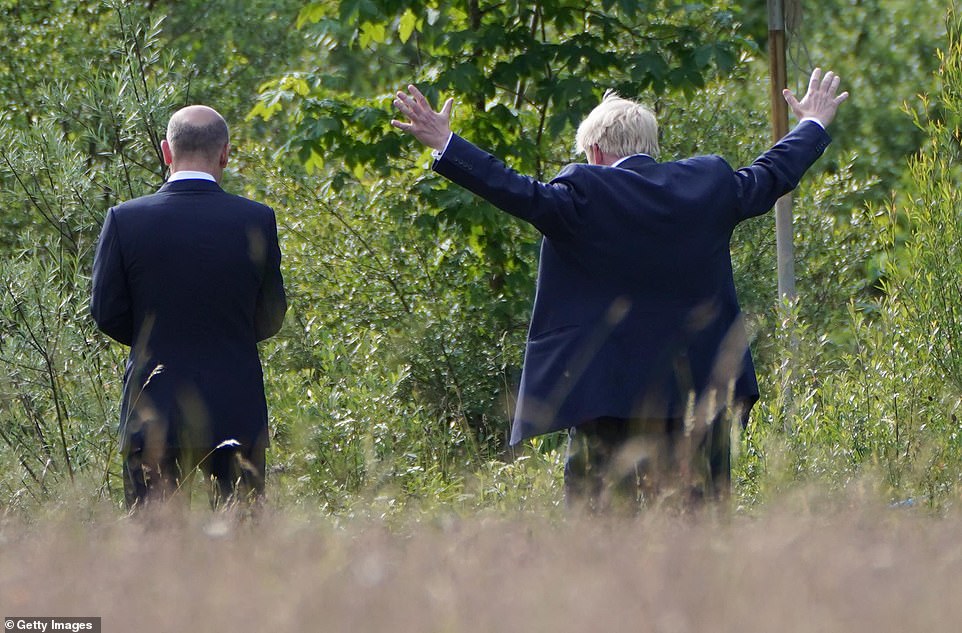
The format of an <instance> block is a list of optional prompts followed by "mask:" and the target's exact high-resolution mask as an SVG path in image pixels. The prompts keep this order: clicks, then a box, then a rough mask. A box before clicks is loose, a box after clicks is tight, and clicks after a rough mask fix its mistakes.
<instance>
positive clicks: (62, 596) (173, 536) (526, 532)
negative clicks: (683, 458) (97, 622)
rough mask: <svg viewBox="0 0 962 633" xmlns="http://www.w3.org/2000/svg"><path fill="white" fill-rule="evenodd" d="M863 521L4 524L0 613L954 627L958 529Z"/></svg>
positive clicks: (601, 627)
mask: <svg viewBox="0 0 962 633" xmlns="http://www.w3.org/2000/svg"><path fill="white" fill-rule="evenodd" d="M869 506H870V504H869V503H862V502H857V503H854V504H851V505H846V504H839V503H838V502H837V501H833V502H831V503H821V502H816V503H813V502H812V501H811V499H806V500H805V502H804V503H795V502H792V503H782V504H773V505H772V506H770V507H769V508H767V509H766V510H765V512H764V514H761V515H758V516H753V517H750V516H740V515H736V516H733V517H727V518H719V517H717V516H702V517H679V516H677V515H671V514H668V513H663V512H653V513H648V514H645V515H644V516H641V517H639V518H634V519H595V520H586V519H576V518H569V519H563V520H556V521H548V520H545V519H543V518H539V517H537V516H527V515H520V514H515V515H499V516H497V517H485V516H472V517H455V516H451V517H448V518H431V519H424V518H414V517H412V520H411V521H410V522H407V523H402V524H396V525H388V524H386V523H384V522H381V521H376V520H365V521H361V520H348V521H346V522H336V521H334V520H331V519H326V518H320V517H316V516H315V517H305V516H294V515H292V514H290V513H285V514H280V513H278V514H271V513H267V514H265V515H264V516H263V517H262V519H261V520H260V521H259V522H257V523H254V524H251V523H236V522H234V521H231V520H229V518H228V517H226V516H225V515H211V514H208V513H206V512H195V513H192V514H188V515H186V516H181V517H179V518H173V517H161V518H155V519H153V520H147V521H145V520H131V519H118V518H117V516H116V515H115V514H111V513H110V512H106V513H104V514H103V515H100V516H95V517H91V516H90V515H89V514H88V515H86V516H83V517H79V516H77V513H66V514H64V515H62V516H60V517H59V518H56V519H50V520H46V521H43V522H40V523H38V524H24V523H22V522H18V521H12V520H8V521H6V522H5V523H3V524H2V527H0V615H5V616H6V615H30V616H53V615H58V616H75V617H80V616H88V617H93V616H100V617H102V618H103V630H104V631H138V632H143V633H150V632H154V631H157V632H164V633H168V632H171V631H277V632H284V631H395V632H401V633H403V632H408V631H410V632H417V633H424V632H435V631H436V632H451V633H460V632H475V631H477V632H485V633H487V632H495V631H552V632H555V631H652V632H657V633H685V632H692V633H694V632H701V631H705V632H707V631H739V632H740V633H751V632H756V631H757V632H759V633H762V632H764V633H769V632H773V631H783V632H786V633H791V632H796V631H797V632H805V633H809V632H814V631H818V632H832V631H845V632H846V633H858V632H862V631H864V632H871V633H887V632H892V633H896V632H897V633H905V632H911V631H926V632H932V631H958V630H960V628H962V601H959V600H958V599H957V598H956V595H957V591H958V587H959V586H960V584H962V539H960V538H959V535H960V534H962V517H959V516H948V517H934V516H931V515H926V514H924V513H922V512H920V511H918V510H916V509H904V508H900V509H893V508H888V507H884V506H879V507H871V508H870V507H869ZM95 514H96V513H95Z"/></svg>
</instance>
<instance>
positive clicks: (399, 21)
mask: <svg viewBox="0 0 962 633" xmlns="http://www.w3.org/2000/svg"><path fill="white" fill-rule="evenodd" d="M790 4H791V5H792V6H795V5H796V4H798V3H790ZM0 12H2V13H3V18H4V19H3V20H2V23H0V46H2V48H3V50H4V51H6V53H5V55H4V56H3V58H2V59H0V100H2V105H3V107H2V109H0V126H2V127H0V208H2V209H3V210H4V213H3V214H2V216H0V253H2V260H0V284H2V285H0V365H2V367H3V369H2V371H0V509H6V510H12V509H26V510H29V509H30V508H33V507H36V506H38V505H43V504H47V503H50V502H51V501H55V500H57V499H61V498H63V495H64V494H69V495H71V496H73V497H78V496H79V497H82V498H94V497H103V498H105V499H108V500H110V501H111V502H113V503H117V504H119V498H120V494H119V488H120V480H119V458H118V456H117V453H116V450H115V446H116V438H115V426H116V424H115V420H116V416H117V403H118V398H119V393H120V381H121V376H122V363H123V360H124V357H125V355H126V350H125V349H124V348H122V347H121V346H118V345H116V344H112V343H110V342H109V341H108V340H107V339H106V338H105V337H104V336H103V335H101V334H100V333H98V332H97V331H96V329H95V328H94V327H93V324H92V322H91V320H90V319H89V317H88V316H87V310H86V303H87V299H88V293H89V275H90V266H91V262H92V256H93V248H94V246H95V243H96V239H97V235H98V231H99V227H100V223H101V221H102V219H103V216H104V213H105V211H106V209H107V208H108V207H109V206H110V205H112V204H115V203H116V202H118V201H120V200H123V199H126V198H130V197H132V196H137V195H141V194H144V193H147V192H150V191H152V190H154V189H155V188H156V187H158V186H159V185H160V183H161V182H162V181H163V178H164V177H165V172H164V170H165V168H164V165H163V162H162V160H161V157H160V152H159V141H160V139H161V138H162V134H163V127H164V125H165V123H166V121H167V118H168V117H169V115H170V113H171V112H172V111H173V110H174V109H176V108H177V107H179V106H181V105H184V104H187V103H198V102H200V103H207V104H209V105H212V106H214V107H216V108H218V109H219V110H220V111H221V112H222V113H224V114H225V116H226V117H227V118H228V119H229V122H230V123H231V125H232V135H233V138H232V141H233V144H234V147H235V153H234V155H233V158H232V163H231V167H230V169H229V172H228V174H227V176H226V179H225V183H224V184H225V187H226V188H228V189H229V190H232V191H234V192H237V193H244V194H246V195H249V196H251V197H254V198H257V199H260V200H264V201H266V202H268V203H269V204H271V205H272V206H273V207H274V208H275V209H276V210H277V213H278V221H279V231H280V237H281V241H282V250H283V252H284V272H285V278H286V282H287V287H288V291H289V295H290V299H291V310H290V312H289V314H288V318H287V322H286V324H285V326H284V329H283V330H282V332H281V334H280V335H279V336H278V337H276V338H275V339H272V340H271V341H268V342H267V343H265V344H264V345H263V347H262V357H263V358H264V361H265V367H266V375H267V389H268V397H269V402H270V405H271V418H272V419H271V426H272V438H273V444H272V447H271V450H270V454H269V461H270V464H271V465H272V466H271V475H270V477H271V484H270V490H271V495H272V497H273V498H274V499H275V500H276V501H277V502H278V503H280V504H290V505H295V504H296V505H303V506H304V507H308V508H318V509H321V510H322V511H331V512H338V513H355V512H362V513H367V512H374V513H392V512H397V511H400V510H402V509H404V508H409V507H412V506H414V507H419V508H426V509H431V508H444V509H446V510H452V511H455V512H457V511H469V510H470V511H473V510H476V509H485V508H492V509H505V508H528V509H539V510H543V511H547V512H550V511H552V510H553V509H554V508H556V507H557V505H558V503H559V500H560V487H559V485H558V483H559V481H560V477H561V469H560V462H561V455H562V452H563V438H562V437H560V436H547V437H542V438H538V439H536V440H532V441H530V442H528V443H526V444H525V445H524V446H523V447H521V448H520V449H519V450H510V449H508V448H507V447H506V445H505V438H506V433H507V429H508V423H507V420H508V418H509V414H510V411H511V408H512V406H511V404H512V393H513V390H514V388H515V386H516V383H517V379H518V373H519V368H520V363H521V353H522V350H523V341H524V333H525V327H526V323H527V315H528V310H529V307H530V300H531V296H532V292H533V277H534V270H535V267H536V264H537V260H536V258H537V245H538V235H537V233H536V232H535V231H534V230H533V229H531V228H530V227H528V226H526V225H523V224H521V223H519V222H517V221H515V220H513V219H510V218H508V217H506V216H505V215H503V214H501V213H500V212H498V211H497V210H495V209H493V208H492V207H490V206H489V205H487V204H484V203H482V202H481V201H479V200H478V199H476V198H474V197H473V196H471V195H470V194H467V193H465V192H463V191H461V190H459V189H457V188H455V187H449V186H448V185H447V184H445V182H444V181H443V180H441V179H439V178H438V177H437V176H435V175H433V174H432V173H431V172H430V171H428V170H426V169H425V166H426V165H427V163H428V160H429V158H428V156H427V155H426V153H425V152H423V150H422V149H421V148H418V147H416V146H415V145H414V144H412V143H411V142H410V140H409V139H407V138H404V137H402V136H401V135H400V134H399V133H397V131H395V130H392V129H391V128H390V126H389V124H388V122H389V120H390V118H391V117H392V112H391V105H390V102H391V95H392V94H393V92H394V91H395V90H396V89H397V88H399V87H402V86H404V85H405V84H406V83H408V82H412V81H413V82H417V83H418V84H419V85H420V86H421V87H422V88H424V89H425V90H426V92H427V93H428V94H429V96H430V97H431V98H434V99H438V98H440V97H443V96H444V97H446V96H455V97H456V99H457V101H456V106H455V114H454V117H455V119H454V122H455V126H456V128H457V129H458V130H459V131H460V132H461V133H463V134H464V135H465V136H466V137H468V138H470V139H472V140H474V141H475V142H477V143H478V144H480V145H482V146H484V147H486V148H488V149H490V150H492V151H493V152H494V153H496V154H497V155H499V156H502V157H504V158H505V159H506V160H507V161H508V162H509V163H510V164H511V165H512V166H514V167H516V168H517V169H519V170H520V171H523V172H526V173H530V174H536V175H539V176H544V177H550V176H551V175H552V174H553V173H554V172H555V171H556V170H557V169H559V167H560V166H561V165H563V164H565V163H566V162H569V161H572V160H578V157H577V156H575V155H574V154H573V135H574V133H573V130H574V126H575V125H577V123H578V122H579V121H580V119H581V117H583V116H584V114H586V113H587V112H588V110H590V109H591V107H593V106H594V105H595V104H596V103H597V102H598V100H599V98H600V96H601V94H602V93H603V91H604V90H605V89H606V88H609V87H614V88H616V89H617V90H618V91H619V92H620V93H622V94H624V95H626V96H632V97H638V98H640V99H642V100H644V101H647V102H648V103H650V104H651V105H652V106H653V107H654V108H655V109H656V111H657V112H658V114H659V117H660V121H661V124H662V136H663V139H662V147H663V158H665V159H671V158H674V157H681V156H684V155H689V154H692V153H702V152H713V153H719V154H721V155H723V156H724V157H725V158H727V159H728V160H729V162H731V163H732V164H744V163H747V162H749V161H750V160H751V159H752V158H753V157H754V156H755V155H757V154H758V153H759V152H760V151H762V150H763V149H764V148H765V146H766V145H767V144H768V143H769V140H770V132H769V129H770V126H769V123H768V116H769V115H768V83H767V61H766V51H765V43H766V28H767V27H766V22H765V19H766V16H765V15H764V11H763V10H762V9H760V8H754V5H753V6H752V8H747V7H746V6H742V5H741V4H736V3H733V2H729V1H728V0H707V1H706V2H703V3H700V4H694V3H690V2H685V1H682V0H646V1H643V2H631V1H628V2H623V1H619V0H602V1H601V2H599V3H596V4H595V5H593V6H586V5H585V3H578V2H573V1H572V0H539V1H538V2H535V3H520V2H509V3H493V2H485V1H483V0H458V1H457V2H453V3H448V4H445V5H434V4H432V3H414V4H411V3H398V2H392V1H389V0H324V1H321V2H303V1H295V0H281V1H273V2H267V1H266V0H256V1H252V2H242V1H240V0H221V1H219V2H207V3H204V2H196V1H194V0H186V1H178V2H164V1H154V0H152V1H149V2H148V1H144V2H123V1H121V0H111V1H108V2H94V1H86V0H85V1H81V2H62V1H59V0H57V1H54V2H39V1H37V0H22V1H18V0H0ZM790 18H791V19H790V24H791V34H790V61H791V68H790V72H789V75H790V77H791V81H792V82H795V83H796V84H797V85H796V86H795V87H797V88H798V89H799V90H804V87H805V86H804V82H805V80H806V79H807V76H808V72H809V70H810V69H811V67H813V66H816V65H819V66H822V67H825V68H832V69H834V70H836V71H837V72H839V74H840V75H841V76H842V77H843V80H844V82H845V88H846V89H848V90H850V91H851V92H852V94H853V96H852V99H850V101H849V102H848V103H846V104H845V106H844V107H843V109H842V111H841V113H840V116H839V117H838V119H837V120H836V122H835V123H834V124H833V127H832V130H831V132H832V134H833V136H834V137H835V139H836V142H835V143H834V144H833V145H832V146H831V148H830V149H829V151H828V153H827V155H826V156H825V157H824V159H823V160H822V161H821V162H820V163H818V165H817V166H816V168H815V169H814V170H813V171H812V173H811V174H810V175H809V177H808V178H807V180H806V181H805V182H804V183H803V185H802V187H801V188H800V189H799V190H798V191H797V192H796V196H795V214H796V251H797V256H796V259H797V269H798V270H797V272H798V283H797V285H798V289H799V298H798V300H797V301H795V302H792V303H783V304H778V303H777V301H776V299H775V296H776V290H775V255H774V221H773V218H772V217H771V215H769V216H767V217H765V218H762V219H759V220H756V221H752V222H749V223H746V224H745V225H744V226H742V227H741V228H740V229H739V230H738V231H737V232H736V235H735V239H734V242H733V249H734V250H733V254H734V263H735V267H736V281H737V284H738V287H739V292H740V294H741V296H742V299H743V307H744V308H745V310H746V313H747V315H748V318H749V322H750V324H751V332H752V335H753V346H754V350H755V354H756V359H757V360H758V363H757V364H758V367H759V370H760V372H761V376H760V378H761V382H762V390H763V399H762V402H761V403H760V404H759V405H758V406H757V407H756V409H755V412H754V415H753V423H752V425H751V426H750V427H749V429H748V432H747V433H746V434H745V435H744V436H743V437H742V438H741V440H740V442H739V443H738V447H739V455H738V459H737V462H736V467H737V475H738V477H737V494H738V496H739V499H740V501H741V502H742V503H743V504H745V505H749V506H750V505H754V504H759V503H763V502H765V501H766V500H768V499H771V498H772V497H773V496H774V495H776V494H778V493H779V492H780V491H782V490H784V489H785V488H786V487H788V486H790V485H794V484H796V483H799V482H817V483H819V484H824V485H827V486H829V487H831V488H844V487H846V486H849V485H853V484H855V483H858V484H859V485H869V486H871V487H872V488H873V489H876V490H877V491H878V494H879V495H881V496H882V498H884V499H888V500H893V501H894V500H903V499H909V498H912V499H918V500H920V501H923V502H925V503H927V504H930V505H931V506H932V507H933V508H943V507H946V506H947V505H950V504H952V503H954V502H955V500H956V499H957V498H958V495H959V493H960V491H962V486H960V485H962V478H960V473H962V436H960V432H959V431H960V427H959V423H958V418H957V414H958V409H959V406H960V401H962V400H960V398H962V351H960V350H962V206H960V202H962V201H960V198H959V196H960V187H959V179H960V169H959V167H958V158H959V154H960V149H959V132H958V129H959V124H960V121H962V98H960V95H962V48H960V46H962V44H960V40H962V37H960V36H962V21H960V18H959V17H958V16H957V15H956V14H955V13H954V12H952V11H951V10H950V8H949V7H948V6H941V5H940V3H916V2H910V1H909V0H879V2H875V3H851V2H843V1H841V0H827V2H824V3H821V5H820V6H819V8H818V10H817V11H809V12H806V13H804V14H802V13H801V9H800V8H796V9H795V10H793V11H792V12H791V15H790ZM936 26H937V27H938V28H935V27H936ZM904 33H911V34H912V37H910V38H905V37H899V34H904Z"/></svg>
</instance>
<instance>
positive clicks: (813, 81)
mask: <svg viewBox="0 0 962 633" xmlns="http://www.w3.org/2000/svg"><path fill="white" fill-rule="evenodd" d="M821 78H822V69H821V68H816V69H815V70H813V71H812V76H811V78H809V80H808V91H809V92H812V91H814V90H817V89H818V83H819V80H820V79H821Z"/></svg>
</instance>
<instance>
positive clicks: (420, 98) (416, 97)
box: [408, 84, 428, 106]
mask: <svg viewBox="0 0 962 633" xmlns="http://www.w3.org/2000/svg"><path fill="white" fill-rule="evenodd" d="M408 91H409V92H410V93H411V96H413V97H414V100H415V101H416V102H418V103H420V104H421V105H425V106H426V105H428V100H427V99H425V98H424V95H423V94H421V91H420V90H418V87H417V86H415V85H414V84H410V85H409V86H408Z"/></svg>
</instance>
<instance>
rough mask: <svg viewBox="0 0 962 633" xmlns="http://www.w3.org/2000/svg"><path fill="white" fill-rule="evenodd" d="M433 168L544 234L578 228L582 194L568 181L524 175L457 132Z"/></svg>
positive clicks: (565, 232) (568, 233) (560, 232)
mask: <svg viewBox="0 0 962 633" xmlns="http://www.w3.org/2000/svg"><path fill="white" fill-rule="evenodd" d="M432 168H433V169H434V171H436V172H437V173H439V174H441V175H442V176H444V177H445V178H447V179H448V180H450V181H452V182H454V183H456V184H458V185H460V186H462V187H464V188H465V189H467V190H468V191H471V192H472V193H475V194H477V195H479V196H481V197H482V198H484V199H485V200H487V201H488V202H490V203H491V204H493V205H494V206H496V207H498V208H499V209H501V210H502V211H506V212H507V213H510V214H511V215H513V216H515V217H516V218H519V219H521V220H524V221H525V222H528V223H529V224H532V225H533V226H534V227H535V228H536V229H538V230H539V231H541V233H542V234H544V235H548V236H551V237H557V236H561V235H566V234H567V235H570V234H572V233H573V232H574V231H575V229H576V226H577V224H578V215H577V209H578V200H577V197H578V194H577V193H576V192H575V191H574V190H573V189H572V188H571V187H570V186H569V185H567V184H566V183H565V182H564V181H560V182H551V183H542V182H540V181H538V180H535V179H534V178H530V177H528V176H523V175H521V174H519V173H517V172H516V171H514V170H513V169H511V168H509V167H508V166H507V165H505V164H504V163H503V162H501V161H500V160H498V159H497V158H495V157H494V156H492V155H491V154H489V153H487V152H485V151H484V150H482V149H480V148H478V147H476V146H475V145H473V144H472V143H470V142H468V141H466V140H464V139H463V138H461V137H459V136H458V135H457V134H454V135H452V136H451V139H450V141H449V142H448V146H447V148H446V149H445V151H444V153H443V154H442V155H441V157H440V158H438V159H437V160H436V161H435V163H434V165H433V166H432Z"/></svg>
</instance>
